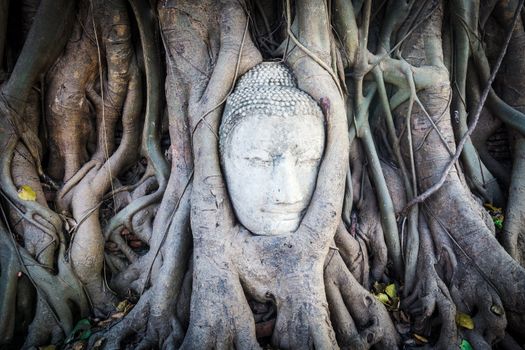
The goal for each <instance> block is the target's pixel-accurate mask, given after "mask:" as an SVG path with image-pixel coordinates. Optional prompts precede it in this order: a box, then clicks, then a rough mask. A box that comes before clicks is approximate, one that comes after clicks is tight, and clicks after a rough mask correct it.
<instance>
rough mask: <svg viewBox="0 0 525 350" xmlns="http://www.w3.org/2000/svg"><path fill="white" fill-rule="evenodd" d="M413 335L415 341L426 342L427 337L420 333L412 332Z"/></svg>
mask: <svg viewBox="0 0 525 350" xmlns="http://www.w3.org/2000/svg"><path fill="white" fill-rule="evenodd" d="M412 335H413V336H414V338H416V339H417V341H419V342H421V343H428V339H427V338H425V337H423V336H422V335H419V334H416V333H414V334H412Z"/></svg>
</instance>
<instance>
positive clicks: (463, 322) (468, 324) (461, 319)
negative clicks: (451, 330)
mask: <svg viewBox="0 0 525 350" xmlns="http://www.w3.org/2000/svg"><path fill="white" fill-rule="evenodd" d="M456 323H457V324H458V326H461V327H463V328H466V329H474V321H473V320H472V318H471V317H470V316H469V315H467V314H464V313H462V312H458V313H457V315H456Z"/></svg>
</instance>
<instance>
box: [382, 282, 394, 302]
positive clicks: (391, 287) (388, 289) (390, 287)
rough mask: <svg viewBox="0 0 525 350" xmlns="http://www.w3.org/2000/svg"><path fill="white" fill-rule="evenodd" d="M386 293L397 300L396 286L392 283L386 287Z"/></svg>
mask: <svg viewBox="0 0 525 350" xmlns="http://www.w3.org/2000/svg"><path fill="white" fill-rule="evenodd" d="M385 293H386V295H388V296H389V297H390V298H392V299H395V298H396V297H397V291H396V285H395V284H393V283H392V284H389V285H388V286H386V288H385Z"/></svg>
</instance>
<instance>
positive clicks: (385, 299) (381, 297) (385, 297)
mask: <svg viewBox="0 0 525 350" xmlns="http://www.w3.org/2000/svg"><path fill="white" fill-rule="evenodd" d="M376 298H377V300H379V301H380V302H382V303H383V304H385V305H387V304H388V303H390V299H388V295H386V294H385V293H379V294H376Z"/></svg>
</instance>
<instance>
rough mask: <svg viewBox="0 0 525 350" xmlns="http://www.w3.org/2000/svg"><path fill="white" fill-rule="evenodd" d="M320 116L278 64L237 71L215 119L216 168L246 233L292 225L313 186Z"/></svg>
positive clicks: (295, 224)
mask: <svg viewBox="0 0 525 350" xmlns="http://www.w3.org/2000/svg"><path fill="white" fill-rule="evenodd" d="M324 144H325V127H324V117H323V113H322V111H321V109H320V108H319V106H318V104H317V103H316V102H315V101H314V100H313V99H312V97H310V96H309V95H308V94H307V93H305V92H304V91H301V90H299V89H298V88H297V83H296V81H295V77H294V75H293V74H292V72H291V71H290V70H289V69H288V68H287V67H286V66H285V65H283V64H281V63H273V62H264V63H261V64H259V65H257V66H256V67H254V68H252V69H251V70H250V71H248V72H247V73H246V74H245V75H243V76H242V77H241V78H240V79H239V81H238V83H237V85H236V87H235V90H234V91H233V93H232V94H231V95H230V96H229V97H228V99H227V101H226V106H225V109H224V113H223V118H222V122H221V126H220V153H221V163H222V168H223V173H224V177H225V181H226V185H227V187H228V192H229V195H230V199H231V202H232V205H233V209H234V211H235V214H236V216H237V219H238V220H239V222H240V223H241V224H242V225H243V226H244V227H246V228H247V229H248V230H249V231H251V232H252V233H253V234H257V235H280V234H285V233H289V232H293V231H295V230H297V228H298V227H299V225H300V223H301V220H302V218H303V216H304V214H305V212H306V209H307V208H308V204H309V203H310V200H311V197H312V194H313V191H314V189H315V185H316V180H317V173H318V170H319V164H320V162H321V158H322V155H323V151H324Z"/></svg>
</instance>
